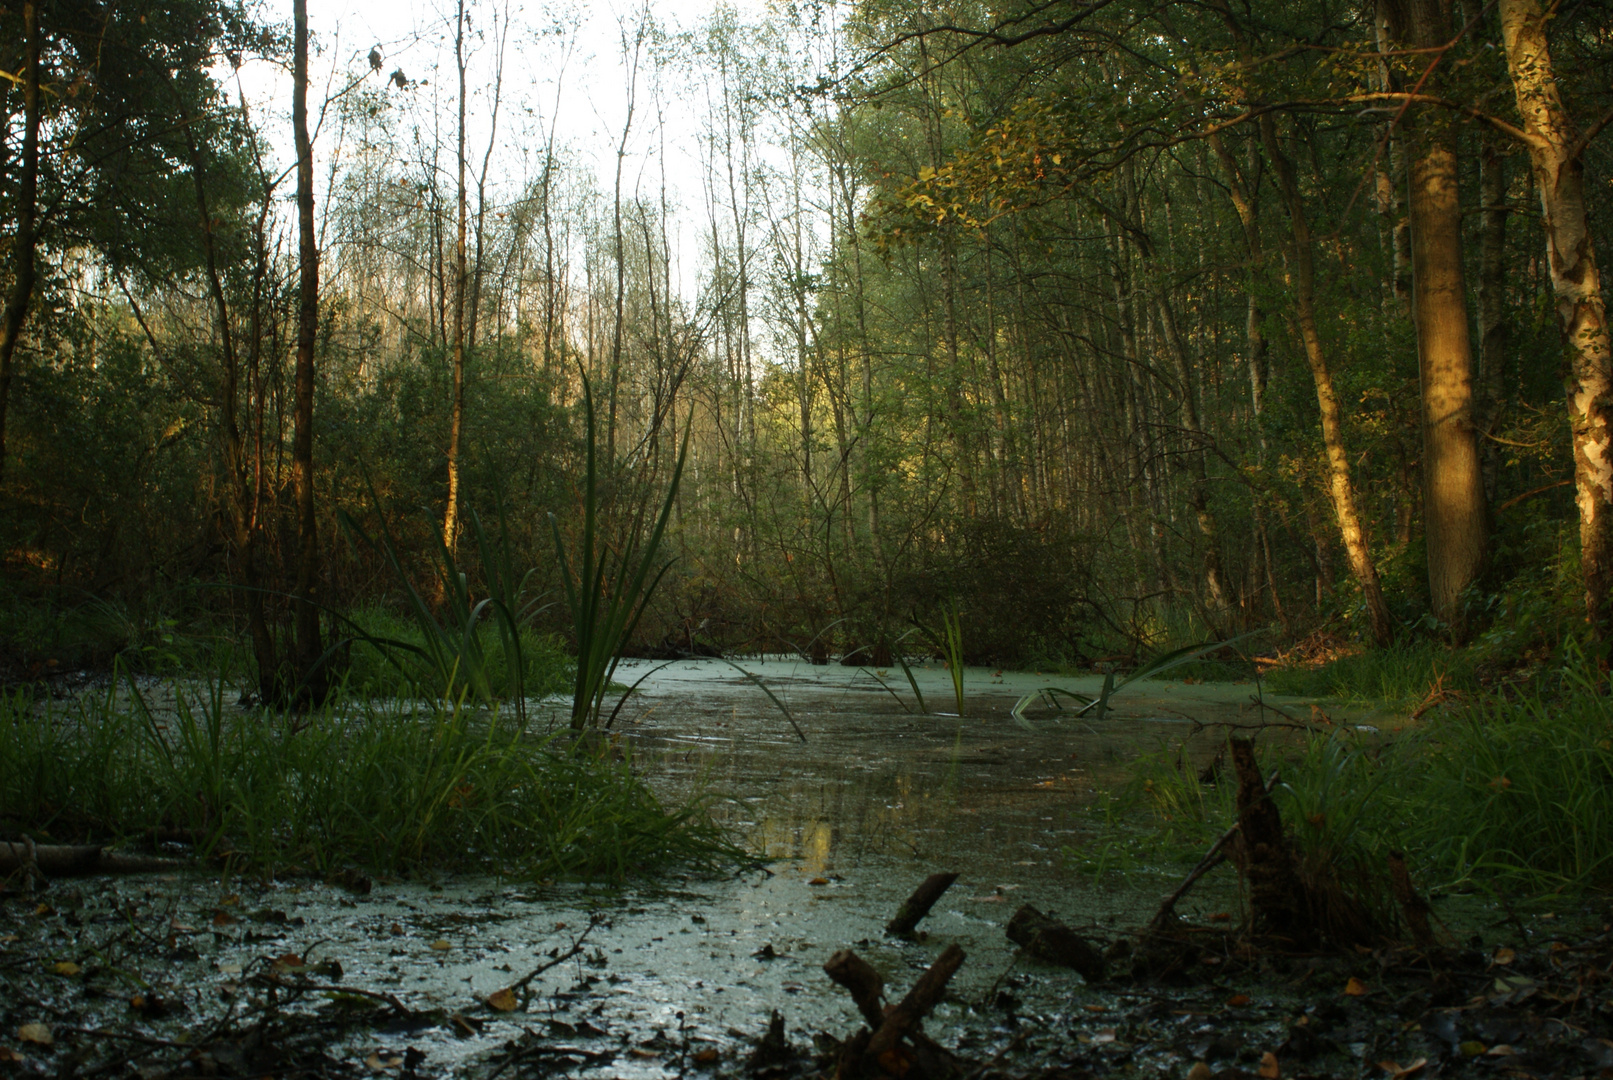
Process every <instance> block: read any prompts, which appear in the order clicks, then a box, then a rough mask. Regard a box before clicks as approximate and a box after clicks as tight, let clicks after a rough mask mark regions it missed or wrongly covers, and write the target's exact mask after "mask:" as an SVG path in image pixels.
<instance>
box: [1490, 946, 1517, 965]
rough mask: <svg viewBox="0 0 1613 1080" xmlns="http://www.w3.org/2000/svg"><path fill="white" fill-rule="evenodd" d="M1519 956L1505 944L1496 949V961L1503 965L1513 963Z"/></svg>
mask: <svg viewBox="0 0 1613 1080" xmlns="http://www.w3.org/2000/svg"><path fill="white" fill-rule="evenodd" d="M1517 958H1518V954H1517V953H1515V952H1513V951H1512V950H1511V949H1508V948H1506V947H1505V946H1502V947H1501V948H1499V949H1497V950H1495V962H1496V963H1497V964H1500V965H1501V966H1502V967H1505V966H1506V965H1508V964H1510V963H1512V961H1514V960H1516V959H1517Z"/></svg>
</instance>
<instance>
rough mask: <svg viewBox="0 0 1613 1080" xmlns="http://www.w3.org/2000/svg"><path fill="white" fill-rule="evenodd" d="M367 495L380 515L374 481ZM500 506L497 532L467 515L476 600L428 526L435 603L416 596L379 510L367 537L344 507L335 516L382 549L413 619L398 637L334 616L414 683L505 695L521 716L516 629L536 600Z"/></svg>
mask: <svg viewBox="0 0 1613 1080" xmlns="http://www.w3.org/2000/svg"><path fill="white" fill-rule="evenodd" d="M370 498H371V500H372V502H374V504H375V506H376V510H377V513H378V515H379V510H380V499H379V498H377V497H376V494H375V490H374V488H373V486H372V487H371V489H370ZM502 511H503V508H502V507H500V514H499V516H500V519H501V527H500V529H499V534H498V536H497V537H496V538H495V537H494V536H493V535H492V534H490V533H489V532H488V531H487V529H486V528H485V527H483V525H482V519H481V517H480V516H479V515H478V514H477V513H476V512H475V511H474V510H472V511H471V512H470V515H469V520H470V528H471V535H472V537H473V539H474V541H475V545H476V550H477V554H478V556H479V558H480V562H481V568H482V578H483V585H484V587H485V588H486V590H487V595H486V596H485V597H483V598H482V599H480V600H478V599H476V598H475V597H474V596H473V595H472V593H471V586H470V576H469V574H467V573H466V572H465V571H463V570H461V569H460V567H459V563H458V561H457V560H456V559H455V557H454V552H453V550H452V549H451V548H450V547H449V546H448V544H447V543H446V542H445V541H444V540H443V538H442V536H441V535H439V534H438V533H437V532H435V531H433V532H432V534H431V535H432V538H433V540H434V541H435V544H436V547H435V556H436V558H435V560H434V566H433V570H434V572H435V575H436V578H437V593H438V595H439V597H440V598H441V603H438V604H433V603H431V602H429V601H428V600H427V599H426V598H425V597H423V596H421V595H420V590H419V589H417V588H415V585H414V581H413V579H412V578H410V576H409V575H408V574H407V573H405V572H404V569H403V564H402V562H401V561H400V560H399V558H398V546H397V544H396V543H395V542H394V541H393V538H392V528H391V526H390V525H389V524H388V523H387V520H386V518H385V516H384V515H381V516H380V525H381V528H380V534H379V536H378V537H377V538H373V539H372V538H371V537H370V536H369V534H368V533H366V532H365V531H364V529H363V527H362V526H360V525H359V523H358V522H357V521H355V520H354V519H353V518H352V517H351V516H350V515H348V514H346V513H343V515H342V522H343V524H344V525H346V527H347V528H348V530H349V531H350V532H352V533H353V534H354V535H355V536H357V537H358V538H359V539H360V540H361V541H363V542H364V543H366V544H368V545H370V546H372V547H378V548H379V549H380V550H381V552H382V553H383V554H384V555H385V556H386V561H387V564H388V565H389V566H391V568H392V573H393V576H394V577H395V578H396V580H397V582H398V585H399V587H400V588H401V589H402V591H403V597H404V606H405V610H406V611H407V613H408V615H409V617H410V620H411V621H412V624H413V625H412V628H411V632H409V633H407V634H406V635H405V636H403V637H397V638H391V637H379V636H376V635H373V634H370V633H368V632H367V631H366V630H365V628H364V627H363V625H362V624H360V623H358V622H355V621H354V620H353V619H351V618H349V617H346V616H339V618H340V621H341V622H342V624H343V626H344V627H345V628H346V629H347V630H349V631H350V632H352V634H353V635H354V638H355V639H356V640H357V641H360V642H362V643H363V644H364V645H366V646H368V647H370V648H372V649H374V650H376V652H378V653H379V654H380V655H381V656H382V657H383V658H384V659H385V660H386V661H387V663H389V664H390V665H391V666H392V667H393V668H394V669H395V670H396V671H397V673H398V675H399V676H401V677H402V678H403V679H405V680H407V681H409V682H410V683H411V684H412V685H413V686H414V687H415V689H417V690H420V691H424V692H428V693H430V694H431V695H433V696H435V697H437V698H438V699H440V700H442V701H450V702H452V701H459V700H462V699H463V698H464V697H465V696H466V695H467V694H468V695H470V696H472V697H473V698H474V699H475V700H476V701H478V702H480V703H481V704H483V705H486V706H489V707H491V706H493V705H495V704H496V703H497V702H498V701H500V700H505V701H508V702H510V703H511V704H512V706H513V708H514V711H515V713H516V714H517V715H518V716H524V715H525V712H526V697H527V686H526V673H527V665H526V662H525V660H524V658H523V657H522V646H523V642H524V641H525V640H526V639H525V637H524V636H523V630H525V629H526V628H527V627H528V626H529V624H530V622H531V619H532V617H533V616H534V615H536V614H537V613H538V612H539V611H541V610H542V607H543V605H542V604H541V600H540V599H535V598H531V597H529V596H528V595H527V583H528V582H529V581H530V580H531V577H532V571H530V570H529V571H527V572H526V573H525V574H522V575H517V574H516V573H515V568H514V565H513V563H512V561H511V558H510V551H509V542H508V531H507V530H506V529H504V528H503V527H502V518H503V512H502ZM493 643H496V645H497V650H496V652H495V650H494V649H492V648H490V647H489V646H490V645H491V644H493ZM495 657H496V663H495Z"/></svg>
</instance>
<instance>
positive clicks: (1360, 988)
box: [1344, 975, 1367, 997]
mask: <svg viewBox="0 0 1613 1080" xmlns="http://www.w3.org/2000/svg"><path fill="white" fill-rule="evenodd" d="M1366 992H1367V984H1366V983H1364V982H1362V981H1361V980H1360V979H1358V978H1356V977H1355V976H1354V975H1351V976H1350V981H1349V982H1347V983H1345V984H1344V993H1345V995H1346V996H1347V997H1361V996H1363V995H1364V994H1365V993H1366Z"/></svg>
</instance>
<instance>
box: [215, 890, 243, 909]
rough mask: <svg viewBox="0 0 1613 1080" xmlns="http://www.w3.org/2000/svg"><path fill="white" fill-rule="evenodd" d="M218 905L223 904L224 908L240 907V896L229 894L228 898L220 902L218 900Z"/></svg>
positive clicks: (238, 894)
mask: <svg viewBox="0 0 1613 1080" xmlns="http://www.w3.org/2000/svg"><path fill="white" fill-rule="evenodd" d="M219 903H220V904H223V905H224V906H225V907H240V906H241V894H240V893H233V892H232V893H230V895H228V896H226V897H224V898H222V899H221V900H219Z"/></svg>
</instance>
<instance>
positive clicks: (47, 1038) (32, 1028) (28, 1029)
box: [17, 1024, 56, 1046]
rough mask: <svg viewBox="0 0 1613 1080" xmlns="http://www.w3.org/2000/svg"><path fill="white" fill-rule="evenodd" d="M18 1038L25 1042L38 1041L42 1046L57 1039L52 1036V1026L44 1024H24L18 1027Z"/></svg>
mask: <svg viewBox="0 0 1613 1080" xmlns="http://www.w3.org/2000/svg"><path fill="white" fill-rule="evenodd" d="M17 1038H19V1039H21V1040H22V1041H23V1042H30V1043H38V1044H39V1045H40V1046H49V1045H51V1043H53V1042H55V1041H56V1040H55V1039H53V1038H51V1034H50V1028H48V1027H46V1026H45V1025H44V1024H24V1025H22V1027H20V1028H18V1029H17Z"/></svg>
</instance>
